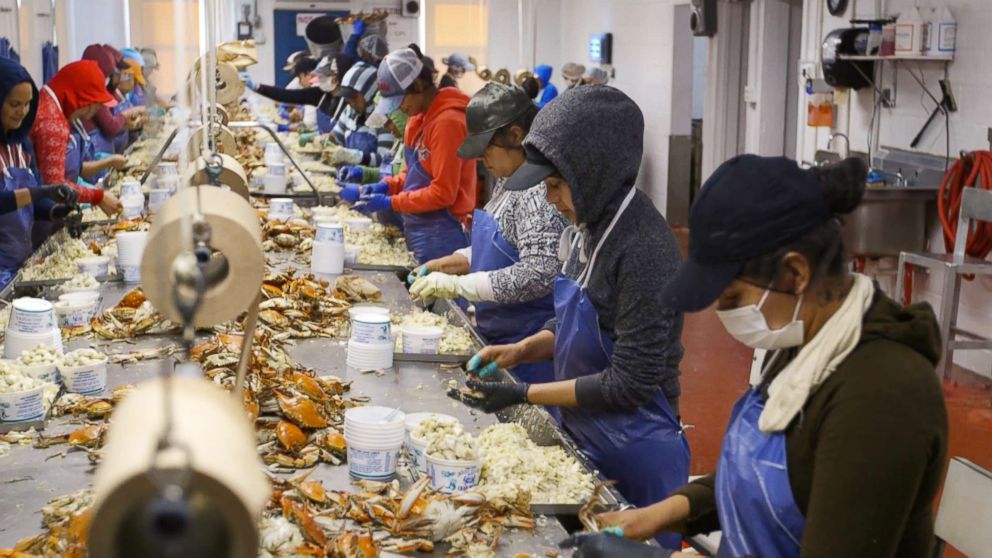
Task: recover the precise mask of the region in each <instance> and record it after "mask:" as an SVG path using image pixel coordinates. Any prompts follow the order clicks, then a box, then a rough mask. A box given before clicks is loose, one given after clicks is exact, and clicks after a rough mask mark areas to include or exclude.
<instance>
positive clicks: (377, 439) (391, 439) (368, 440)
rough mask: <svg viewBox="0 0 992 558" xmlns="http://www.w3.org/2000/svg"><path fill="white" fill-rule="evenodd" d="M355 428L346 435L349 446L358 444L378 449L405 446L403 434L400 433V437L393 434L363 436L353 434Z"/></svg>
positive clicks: (361, 434)
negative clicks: (382, 446) (380, 447)
mask: <svg viewBox="0 0 992 558" xmlns="http://www.w3.org/2000/svg"><path fill="white" fill-rule="evenodd" d="M352 430H354V429H353V428H350V429H349V430H348V433H347V434H345V437H344V439H345V441H346V442H348V443H349V444H351V443H354V444H358V445H359V446H361V447H369V446H373V447H378V446H379V445H385V446H389V447H392V446H393V445H398V446H402V445H403V434H402V433H400V434H399V435H398V436H397V435H393V434H389V435H386V434H363V433H355V432H352Z"/></svg>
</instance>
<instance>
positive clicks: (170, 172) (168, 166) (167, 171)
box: [155, 161, 179, 180]
mask: <svg viewBox="0 0 992 558" xmlns="http://www.w3.org/2000/svg"><path fill="white" fill-rule="evenodd" d="M155 172H156V174H157V175H158V178H159V180H161V179H162V177H163V176H175V177H177V178H178V176H179V165H178V163H173V162H171V161H162V162H160V163H159V164H158V167H156V168H155Z"/></svg>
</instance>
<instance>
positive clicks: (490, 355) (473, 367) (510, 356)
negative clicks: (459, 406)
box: [465, 341, 524, 378]
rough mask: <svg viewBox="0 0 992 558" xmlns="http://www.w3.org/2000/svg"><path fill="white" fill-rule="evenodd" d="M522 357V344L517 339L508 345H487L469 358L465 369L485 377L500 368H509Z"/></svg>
mask: <svg viewBox="0 0 992 558" xmlns="http://www.w3.org/2000/svg"><path fill="white" fill-rule="evenodd" d="M523 357H524V345H523V343H521V342H519V341H518V342H516V343H510V344H509V345H488V346H486V347H483V348H482V350H481V351H479V352H478V353H476V354H475V356H473V357H472V358H471V359H469V361H468V364H467V365H466V366H465V371H466V372H468V373H469V374H470V375H475V376H478V377H480V378H487V377H489V376H491V375H493V374H495V373H496V372H497V371H498V370H499V369H500V368H510V367H511V366H516V365H518V364H520V363H521V362H522V361H523ZM480 367H481V368H480Z"/></svg>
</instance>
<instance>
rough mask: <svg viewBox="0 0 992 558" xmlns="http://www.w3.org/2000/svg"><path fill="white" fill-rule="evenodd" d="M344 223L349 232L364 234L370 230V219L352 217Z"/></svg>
mask: <svg viewBox="0 0 992 558" xmlns="http://www.w3.org/2000/svg"><path fill="white" fill-rule="evenodd" d="M345 223H346V224H347V225H348V228H349V229H351V232H364V231H367V230H369V229H371V228H372V219H370V218H368V217H352V218H350V219H348V220H347V221H345Z"/></svg>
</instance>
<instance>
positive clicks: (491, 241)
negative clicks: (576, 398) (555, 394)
mask: <svg viewBox="0 0 992 558" xmlns="http://www.w3.org/2000/svg"><path fill="white" fill-rule="evenodd" d="M500 209H502V205H500V206H498V207H496V208H495V210H494V212H495V213H497V214H498V213H499V210H500ZM518 261H520V253H519V252H518V251H517V249H516V248H515V247H514V246H513V245H512V244H510V243H509V242H507V241H506V238H505V237H504V236H503V233H501V232H500V230H499V223H498V222H497V221H496V218H495V217H494V216H493V215H492V214H490V213H489V212H488V211H483V210H481V209H476V210H475V213H474V216H473V217H472V266H471V271H472V273H476V272H479V271H495V270H497V269H504V268H507V267H510V266H511V265H513V264H515V263H517V262H518ZM554 315H555V298H554V293H548V294H547V295H545V296H543V297H541V298H539V299H537V300H531V301H529V302H518V303H514V304H500V303H498V302H482V301H479V302H476V303H475V322H476V325H477V326H478V329H479V333H480V334H481V335H482V337H484V338H485V340H486V342H487V343H488V344H490V345H504V344H508V343H516V342H517V341H520V340H521V339H523V338H524V337H529V336H531V335H533V334H535V333H537V332H538V331H540V330H541V328H543V327H544V324H546V323H547V322H548V320H550V319H551V318H553V317H554ZM513 374H514V375H515V376H516V377H517V378H518V379H519V380H521V381H523V382H528V383H535V382H550V381H551V380H553V379H554V376H555V369H554V363H553V362H552V361H550V360H546V361H542V362H534V363H530V364H521V365H519V366H516V367H514V368H513Z"/></svg>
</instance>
